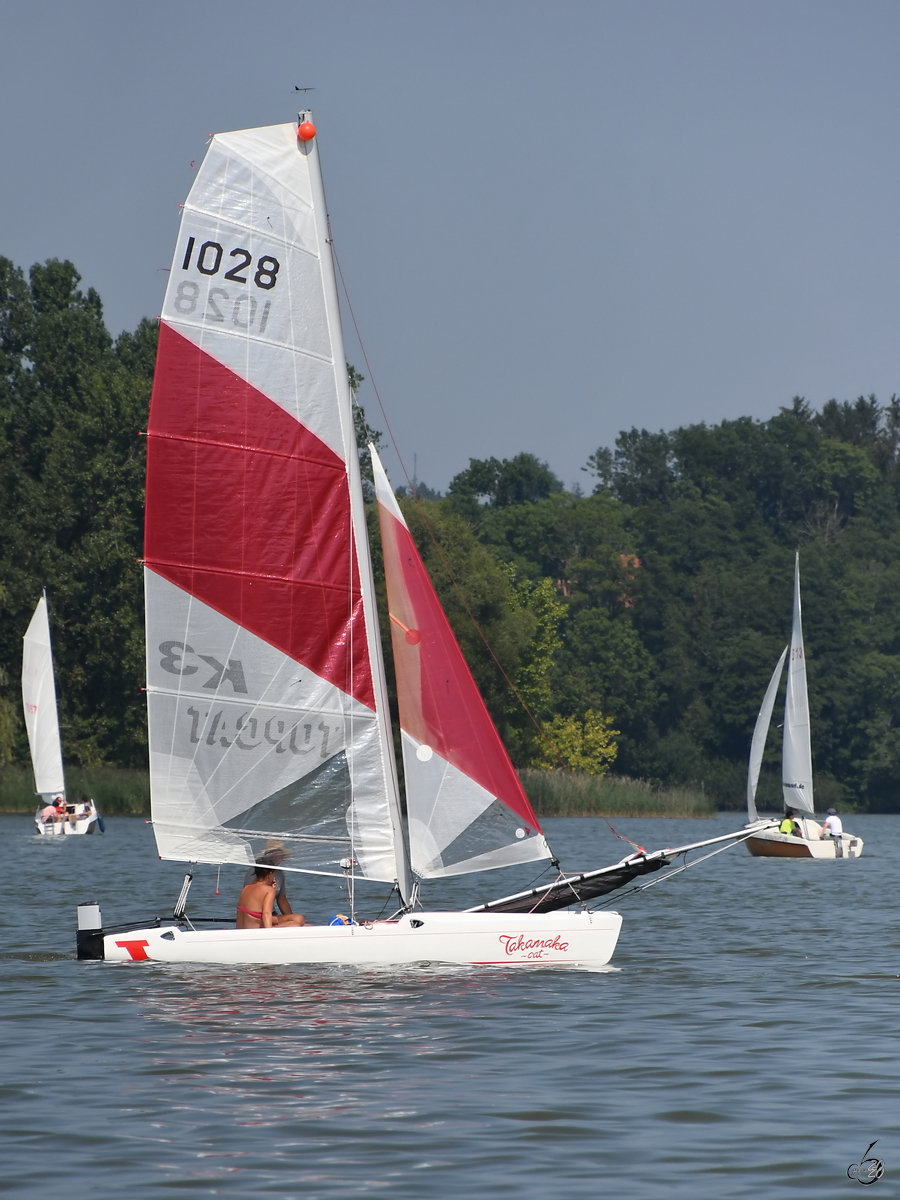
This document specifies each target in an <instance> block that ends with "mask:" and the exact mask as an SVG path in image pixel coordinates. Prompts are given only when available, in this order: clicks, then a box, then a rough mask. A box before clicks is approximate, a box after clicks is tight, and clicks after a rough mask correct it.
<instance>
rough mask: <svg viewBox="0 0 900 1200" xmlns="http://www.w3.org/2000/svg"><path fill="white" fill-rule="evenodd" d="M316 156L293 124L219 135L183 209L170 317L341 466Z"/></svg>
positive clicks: (343, 439) (342, 442)
mask: <svg viewBox="0 0 900 1200" xmlns="http://www.w3.org/2000/svg"><path fill="white" fill-rule="evenodd" d="M314 156H315V151H314V149H311V148H309V147H301V146H299V145H298V142H297V131H296V127H295V126H294V125H273V126H271V127H268V128H264V129H255V130H245V131H240V132H238V133H225V134H219V135H217V136H216V137H215V138H213V141H212V143H211V145H210V148H209V150H208V151H207V154H206V157H205V158H204V160H203V164H202V166H201V167H200V170H199V171H198V173H197V179H196V181H195V183H194V186H193V187H192V188H191V192H190V195H189V196H188V198H187V201H186V202H185V205H184V209H183V214H182V221H181V229H180V231H179V235H178V241H177V243H176V247H175V254H174V257H173V259H172V269H171V271H170V273H169V286H168V288H167V290H166V297H165V301H164V303H163V309H162V319H163V321H165V322H166V324H167V325H169V326H170V327H171V328H173V329H177V330H178V332H179V333H181V334H182V335H183V336H185V337H187V338H189V339H190V340H191V341H193V342H195V343H196V344H197V345H198V346H201V347H202V348H203V350H204V351H206V352H207V353H209V354H211V355H212V356H213V357H214V358H216V359H217V360H218V361H219V362H221V363H223V364H224V365H225V366H227V367H228V368H229V369H230V370H232V371H234V372H235V373H236V374H238V375H239V376H240V377H241V378H243V379H246V380H247V381H248V382H249V383H251V384H252V385H253V386H254V387H255V388H257V389H258V390H259V391H260V392H262V393H263V395H265V396H267V397H268V398H269V399H270V400H273V401H274V402H275V403H276V404H279V405H280V406H281V407H282V408H284V409H285V410H286V411H287V412H289V413H291V415H292V416H294V417H295V418H296V419H297V420H298V421H301V422H302V423H303V425H304V426H305V427H306V428H307V429H309V430H310V431H311V432H313V433H314V434H316V436H317V437H320V438H321V439H322V440H323V441H324V442H325V444H326V445H327V446H328V447H329V448H330V449H332V450H334V451H335V453H336V454H338V455H339V456H340V457H342V458H345V457H346V452H347V448H348V446H349V445H350V443H349V441H348V432H349V431H348V430H347V428H346V427H345V422H344V421H342V414H341V411H340V407H341V406H339V405H338V403H337V399H336V396H337V393H338V391H339V389H340V383H341V381H340V380H336V378H335V372H336V369H337V368H340V369H341V370H344V364H343V361H340V362H338V358H337V355H336V354H335V353H333V349H334V345H333V344H334V343H335V340H336V339H337V340H338V341H339V340H340V327H339V325H338V326H337V328H335V323H334V322H333V321H332V320H331V319H330V315H329V312H328V304H327V301H326V286H327V282H328V281H327V280H326V278H325V271H324V268H325V267H326V266H328V267H330V261H328V262H326V261H325V257H324V255H320V242H319V239H320V237H322V234H321V231H320V229H319V225H318V222H317V220H316V214H315V210H314V204H313V192H314V190H315V182H316V181H315V180H314V179H312V178H311V168H313V167H314V166H315V157H314ZM260 162H263V163H265V167H260ZM276 170H277V171H279V172H280V178H279V177H278V176H277V175H276ZM322 222H323V223H324V214H323V215H322ZM321 245H322V247H323V248H325V249H327V247H326V244H325V242H324V237H322V242H321ZM242 264H246V265H242ZM257 280H258V282H257ZM341 353H343V351H341ZM344 373H345V374H346V371H345V372H344Z"/></svg>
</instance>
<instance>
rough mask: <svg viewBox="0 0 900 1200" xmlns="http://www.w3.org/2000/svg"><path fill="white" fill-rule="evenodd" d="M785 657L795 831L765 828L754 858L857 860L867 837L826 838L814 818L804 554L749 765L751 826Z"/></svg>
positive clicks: (786, 788) (785, 762) (750, 845)
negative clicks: (786, 637)
mask: <svg viewBox="0 0 900 1200" xmlns="http://www.w3.org/2000/svg"><path fill="white" fill-rule="evenodd" d="M788 652H790V657H789V658H788ZM786 658H788V671H787V691H786V694H785V700H784V745H783V752H782V775H781V779H782V792H783V798H784V809H785V813H788V812H790V813H792V814H793V824H794V832H793V833H787V832H780V831H778V830H775V829H768V830H764V831H762V832H759V833H757V834H755V835H754V836H753V837H749V838H747V849H748V850H749V851H750V853H751V854H753V855H756V856H759V857H764V858H858V857H859V856H860V854H861V853H862V848H863V840H862V838H860V837H856V836H855V835H854V834H850V833H845V832H843V831H842V832H841V834H840V836H839V837H831V836H823V827H822V826H821V825H819V824H818V822H817V821H816V820H815V803H814V791H813V769H812V738H811V733H810V720H809V692H808V689H807V683H806V651H805V648H804V645H803V624H802V619H801V611H800V555H799V553H798V554H796V555H795V558H794V619H793V624H792V626H791V641H790V645H789V646H786V647H785V648H784V650H783V651H782V652H781V657H780V658H779V660H778V664H777V666H776V667H775V670H774V671H773V673H772V678H771V679H770V680H769V686H768V687H767V688H766V694H765V697H764V698H763V702H762V707H761V708H760V710H759V716H758V718H757V721H756V727H755V729H754V730H753V740H752V742H751V744H750V764H749V769H748V772H747V819H748V821H750V822H755V821H758V820H759V816H758V813H757V810H756V789H757V785H758V783H759V772H760V767H761V765H762V760H763V754H764V752H765V748H766V739H767V737H768V733H769V726H770V724H771V721H772V710H773V708H774V707H775V696H776V693H777V691H778V685H779V684H780V682H781V674H782V671H783V669H784V662H785V659H786Z"/></svg>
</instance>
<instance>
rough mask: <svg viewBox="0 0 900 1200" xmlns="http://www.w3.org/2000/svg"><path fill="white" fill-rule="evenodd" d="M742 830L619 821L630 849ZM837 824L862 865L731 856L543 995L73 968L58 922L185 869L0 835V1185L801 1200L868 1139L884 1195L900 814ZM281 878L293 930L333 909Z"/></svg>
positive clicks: (9, 826)
mask: <svg viewBox="0 0 900 1200" xmlns="http://www.w3.org/2000/svg"><path fill="white" fill-rule="evenodd" d="M739 820H740V818H739V816H738V815H737V814H731V815H728V816H723V817H719V818H717V819H716V820H714V821H668V820H656V821H650V820H643V821H631V820H625V819H621V820H619V821H617V822H615V824H616V825H617V826H618V827H620V828H621V829H622V830H623V832H627V833H628V834H629V835H630V836H632V837H634V838H636V839H637V840H638V841H640V842H642V843H643V844H644V845H645V846H647V847H648V848H651V847H658V846H662V845H673V844H678V843H680V842H686V841H692V840H697V839H699V838H703V837H711V836H713V835H714V834H716V833H722V832H726V831H727V830H729V829H732V828H734V827H736V825H737V824H739ZM546 824H547V829H548V834H549V837H550V839H551V842H552V844H553V845H554V848H555V849H556V851H557V853H558V854H559V855H560V856H561V858H562V859H563V863H564V865H565V866H567V867H569V868H571V869H576V868H579V869H586V868H590V867H593V866H598V865H602V864H603V863H605V862H610V861H613V860H614V859H616V858H619V857H620V856H621V853H622V843H618V842H616V841H615V839H614V838H613V837H612V836H611V835H610V833H609V830H608V829H607V826H606V825H605V823H604V822H602V821H597V820H589V819H569V820H555V821H548V822H546ZM846 824H847V825H848V826H849V828H850V829H851V830H852V831H853V832H855V833H859V834H860V835H861V836H863V837H864V838H865V839H866V849H865V856H864V857H863V858H862V859H861V860H859V861H844V862H831V863H827V862H826V863H817V862H795V861H779V860H774V859H751V858H750V856H749V855H748V854H747V852H746V850H744V849H743V847H740V848H738V849H734V850H729V851H727V852H726V853H725V854H721V855H719V856H718V857H716V858H714V859H712V860H711V861H709V862H706V863H703V864H700V865H698V866H697V867H696V868H695V869H693V870H691V871H688V872H687V873H685V874H682V875H681V876H679V877H678V878H677V879H676V880H672V881H670V882H667V883H660V884H658V885H656V886H654V887H651V888H649V889H648V890H647V891H644V892H642V893H640V894H638V895H635V896H631V897H622V898H621V899H620V900H619V899H617V901H616V904H615V907H617V908H618V909H619V911H621V912H622V913H623V915H624V917H625V922H624V925H623V928H622V936H621V939H620V942H619V948H618V950H617V952H616V955H615V957H614V959H613V967H614V968H615V969H608V970H606V971H603V972H597V973H581V972H572V973H566V972H561V971H555V972H550V971H547V972H540V971H529V972H514V971H511V970H510V971H506V970H502V969H498V970H493V971H485V970H470V969H459V968H456V969H443V970H441V969H436V968H430V969H429V968H422V967H420V968H416V969H405V970H397V971H385V970H382V971H373V970H353V969H346V968H316V969H309V968H297V967H293V968H286V967H278V968H275V967H268V968H254V969H247V968H240V969H237V968H224V967H217V968H210V967H188V966H163V965H156V964H137V963H135V964H116V965H113V964H105V963H80V962H77V961H76V960H75V958H74V953H73V948H74V924H75V906H76V904H77V903H78V902H79V901H83V900H91V899H99V900H100V901H101V903H102V906H103V912H104V917H105V919H106V920H107V921H108V922H110V923H112V922H115V921H120V920H122V921H124V920H129V919H130V918H132V917H134V918H136V919H140V918H144V917H146V916H148V915H150V916H155V915H157V914H159V915H164V914H165V912H166V910H167V909H169V910H171V905H172V903H173V901H174V899H175V896H176V895H177V892H178V888H179V885H180V881H181V876H182V875H183V873H184V868H183V867H180V866H179V865H177V864H172V863H160V862H159V861H158V860H157V859H156V856H155V850H154V847H153V839H152V834H151V831H150V827H149V826H148V825H147V824H145V823H144V822H143V821H141V820H137V819H127V818H119V819H115V818H113V819H112V820H109V821H108V823H107V833H106V835H105V836H103V837H90V838H66V839H65V840H62V839H60V840H59V841H57V840H56V839H53V840H48V839H38V838H36V837H35V836H33V833H32V830H33V825H32V824H31V822H30V820H29V819H28V818H25V817H13V816H7V817H2V818H0V855H2V867H0V869H2V873H3V877H4V878H5V879H6V881H7V885H6V894H7V900H6V903H5V905H4V911H3V915H2V918H0V955H2V957H0V971H2V976H3V985H2V1006H0V1017H2V1031H3V1032H2V1035H0V1036H2V1053H3V1063H4V1068H3V1073H2V1080H0V1106H2V1118H0V1151H2V1153H0V1158H2V1169H0V1192H5V1193H8V1194H11V1195H28V1194H35V1195H40V1196H42V1197H54V1198H55V1197H65V1198H66V1200H80V1198H81V1197H115V1198H116V1200H122V1197H126V1196H131V1197H134V1198H135V1200H145V1198H147V1197H152V1196H157V1195H158V1196H185V1197H187V1196H192V1197H200V1196H220V1195H221V1196H228V1197H243V1196H248V1197H249V1196H252V1197H257V1196H258V1197H264V1196H280V1197H303V1200H316V1198H318V1197H329V1198H331V1197H353V1196H386V1197H392V1198H394V1197H399V1198H407V1197H408V1198H410V1200H421V1198H428V1200H443V1198H444V1197H447V1198H448V1200H449V1198H450V1197H453V1198H456V1197H459V1196H465V1197H468V1198H470V1200H481V1198H482V1197H485V1198H486V1197H507V1196H508V1197H516V1198H517V1200H549V1198H550V1197H561V1196H566V1195H590V1196H593V1195H599V1196H602V1197H627V1198H628V1200H632V1198H634V1200H643V1198H645V1197H646V1198H654V1200H655V1198H656V1197H666V1198H669V1197H682V1196H683V1197H691V1198H692V1200H705V1198H707V1197H709V1198H710V1200H712V1198H713V1197H716V1198H720V1197H750V1196H753V1197H758V1196H765V1197H766V1198H767V1200H770V1198H771V1200H777V1198H779V1197H797V1196H809V1197H815V1198H816V1200H821V1198H827V1197H832V1196H835V1197H836V1196H839V1195H840V1196H847V1195H848V1194H849V1195H853V1194H854V1193H855V1192H856V1189H857V1187H858V1185H857V1184H856V1183H855V1182H853V1181H851V1180H850V1179H848V1178H847V1174H846V1171H847V1167H848V1165H849V1164H851V1163H852V1162H855V1161H858V1160H859V1158H860V1156H861V1155H862V1154H863V1152H864V1151H865V1148H866V1146H867V1145H868V1143H869V1142H872V1141H874V1139H875V1138H879V1139H880V1141H879V1142H878V1145H877V1146H876V1148H875V1153H876V1154H878V1155H879V1157H881V1158H882V1159H883V1160H884V1161H885V1164H886V1171H885V1175H884V1178H883V1179H881V1180H880V1181H879V1182H878V1183H877V1184H876V1185H875V1191H874V1195H875V1196H876V1197H878V1196H881V1197H888V1196H897V1195H900V1183H898V1181H900V1105H898V1100H900V1083H898V1066H900V1062H898V1032H897V1030H898V1016H897V1010H898V995H900V955H898V947H900V901H898V896H897V884H896V880H897V874H898V862H900V820H898V819H897V818H896V817H873V816H866V817H853V818H850V819H848V820H847V821H846ZM624 849H625V850H626V851H627V847H626V848H624ZM532 874H533V872H526V873H525V874H524V875H523V874H521V873H520V874H519V875H518V876H515V875H514V874H513V873H510V872H500V873H499V874H495V875H494V876H493V877H481V878H480V879H478V880H475V879H472V878H469V879H465V878H464V879H462V880H456V881H448V882H442V883H441V884H440V885H439V886H435V885H431V886H429V888H428V892H427V900H428V903H429V905H430V906H431V907H435V908H437V907H441V906H448V907H450V906H452V907H458V906H460V905H464V904H472V903H476V902H478V901H479V900H481V899H489V898H491V897H493V896H497V895H504V894H507V893H508V892H510V891H513V890H515V889H516V888H517V887H518V886H519V883H520V882H522V883H525V882H528V881H529V880H530V878H531V877H532ZM291 883H292V887H291V888H290V889H289V891H290V893H291V896H292V899H293V901H294V906H295V908H296V909H297V910H302V911H305V912H306V914H307V916H308V917H309V918H310V919H313V920H316V921H318V920H323V919H325V918H326V917H328V916H330V915H331V914H332V913H333V912H334V911H335V910H336V909H338V910H343V909H344V908H345V906H346V905H345V901H342V900H341V899H340V897H339V895H338V894H337V893H331V892H330V889H331V886H332V885H331V884H330V883H328V882H323V881H319V880H309V879H307V878H303V877H299V878H298V877H296V876H295V877H293V879H292V880H291ZM215 885H216V871H215V869H214V868H208V867H203V868H199V869H198V871H197V876H196V880H195V883H194V891H193V893H192V898H191V899H192V910H193V911H194V912H195V913H201V912H202V913H206V914H209V915H213V914H215V913H218V912H222V913H225V912H227V911H229V910H232V911H233V904H234V899H235V895H236V890H237V878H236V874H235V869H234V868H231V869H229V871H228V872H227V873H226V870H225V869H223V871H222V878H221V888H220V895H219V896H218V897H216V896H215V894H214V892H215ZM385 891H386V889H384V888H374V889H373V890H372V892H371V893H370V892H366V893H365V894H366V895H370V894H371V895H372V896H373V900H372V901H371V902H370V904H369V905H367V906H366V907H365V909H364V910H363V911H364V912H365V913H366V915H375V914H376V913H377V911H378V909H379V908H380V907H381V902H382V898H383V897H384V893H385ZM376 898H377V899H376ZM870 1194H871V1193H870Z"/></svg>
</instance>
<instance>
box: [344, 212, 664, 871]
mask: <svg viewBox="0 0 900 1200" xmlns="http://www.w3.org/2000/svg"><path fill="white" fill-rule="evenodd" d="M331 254H332V257H333V259H334V265H335V266H336V267H337V273H338V277H339V278H340V281H341V287H342V288H343V289H344V299H345V300H346V301H347V311H348V312H349V313H350V319H351V321H352V322H353V328H354V330H355V332H356V340H357V341H358V342H359V348H360V350H361V351H362V356H363V361H364V362H365V364H366V370H367V371H368V372H369V382H370V383H371V384H372V390H373V391H374V392H375V399H376V400H377V401H378V407H379V408H380V410H381V415H382V417H383V418H384V423H385V425H386V426H387V431H388V436H389V437H390V439H391V441H392V442H393V444H394V453H395V454H396V455H397V459H398V461H399V463H400V467H401V470H402V471H403V476H404V478H405V479H406V482H407V484H408V486H409V491H410V495H411V496H412V498H413V502H414V503H415V505H416V508H417V509H418V512H419V516H420V517H421V519H422V522H423V523H424V525H425V528H426V529H427V530H428V535H429V537H430V538H431V540H432V542H433V543H434V547H435V549H436V550H437V552H438V556H439V557H440V560H441V563H442V565H443V567H444V570H445V571H446V573H447V578H448V579H449V580H450V582H451V584H452V585H453V589H454V591H455V592H456V595H457V597H458V599H459V601H460V603H461V604H462V606H463V608H464V609H465V611H466V614H467V616H468V618H469V620H470V621H471V622H472V624H473V626H474V627H475V630H476V632H477V633H478V636H479V637H480V638H481V640H482V642H484V645H485V647H486V649H487V652H488V654H490V656H491V658H492V659H493V660H494V663H495V665H496V667H497V669H498V671H499V672H500V674H501V675H502V676H503V678H504V680H505V681H506V684H507V686H508V687H509V690H510V691H511V692H512V694H513V695H514V696H515V698H516V700H517V701H518V703H519V705H520V706H521V708H522V711H523V712H524V713H525V715H526V716H527V717H528V719H529V720H530V721H531V723H532V725H534V727H535V729H536V730H537V732H538V736H539V737H540V738H541V740H542V741H543V742H544V744H545V745H546V746H547V748H548V750H549V751H550V753H551V754H552V755H553V757H554V759H556V761H557V762H558V763H559V765H560V767H561V768H562V770H563V771H565V772H566V774H567V775H568V776H569V778H570V779H571V781H572V783H573V784H574V785H575V787H576V789H577V790H578V791H579V792H581V794H582V796H583V797H584V799H585V800H590V795H589V793H588V791H587V788H585V787H584V785H583V784H582V783H581V782H580V780H579V779H578V777H577V776H576V775H575V772H574V771H572V770H571V768H570V767H569V766H568V764H567V763H566V762H565V760H564V759H563V757H562V755H561V754H560V752H559V750H558V749H557V747H556V745H555V744H554V742H553V741H552V740H551V738H550V737H549V735H548V734H547V733H546V732H545V730H544V728H543V726H542V725H541V723H540V721H538V719H537V717H536V716H535V715H534V713H533V712H532V711H531V708H530V707H529V706H528V704H527V703H526V701H525V698H524V697H523V695H522V693H521V692H520V691H519V689H518V688H517V687H516V685H515V684H514V683H513V681H512V680H511V679H510V677H509V675H508V674H507V673H506V670H505V669H504V667H503V664H502V663H501V662H500V659H499V658H498V657H497V655H496V653H495V652H494V648H493V646H492V645H491V644H490V642H489V641H488V639H487V636H486V635H485V632H484V630H483V629H482V628H481V625H480V624H479V623H478V620H477V618H476V617H475V614H474V613H473V612H472V610H471V608H470V607H469V603H468V601H467V600H466V598H465V596H464V595H463V591H462V588H461V587H460V585H459V584H458V583H457V581H456V576H455V575H454V574H453V572H452V571H451V569H450V564H449V563H448V562H447V559H446V557H445V555H444V551H443V549H442V547H441V544H440V542H439V541H438V539H437V536H436V534H435V532H434V529H433V527H432V524H431V522H430V521H429V520H428V517H427V515H426V513H425V510H424V508H423V507H422V502H421V501H420V500H419V497H418V494H417V492H416V489H415V488H414V487H413V481H412V480H411V479H410V477H409V472H408V471H407V469H406V463H405V462H404V461H403V455H402V454H401V452H400V445H399V443H398V441H397V437H396V435H395V433H394V430H393V428H392V426H391V420H390V417H389V416H388V414H387V410H386V409H385V407H384V403H383V401H382V399H381V393H380V392H379V391H378V385H377V384H376V382H375V377H374V375H373V372H372V364H371V363H370V362H369V356H368V354H366V347H365V345H364V343H363V340H362V334H361V333H360V330H359V324H358V322H357V320H356V313H355V312H354V311H353V304H352V302H351V300H350V292H349V290H348V288H347V283H346V280H345V279H344V272H343V271H342V270H341V263H340V259H339V258H338V252H337V246H336V245H335V241H334V236H333V234H332V236H331ZM601 819H602V820H603V821H605V822H606V824H607V826H608V827H609V829H610V830H611V831H612V832H613V833H614V834H615V835H616V837H617V838H619V839H620V840H621V841H623V842H627V843H628V845H629V846H634V848H635V850H639V851H643V849H644V847H643V846H641V845H639V844H638V843H637V842H634V841H632V840H631V838H630V837H626V836H625V834H624V833H619V831H618V830H617V829H616V827H615V826H614V825H613V823H612V822H611V821H610V820H609V818H608V817H602V818H601ZM545 840H546V838H545Z"/></svg>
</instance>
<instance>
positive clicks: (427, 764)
mask: <svg viewBox="0 0 900 1200" xmlns="http://www.w3.org/2000/svg"><path fill="white" fill-rule="evenodd" d="M401 737H402V739H403V770H404V773H405V775H406V797H407V806H408V815H409V846H410V854H411V856H412V868H413V870H414V871H415V872H416V874H417V875H420V876H421V877H422V878H423V879H436V878H439V877H441V876H446V875H464V874H468V873H469V872H472V871H487V870H492V869H494V868H495V867H509V866H513V865H514V864H515V863H523V862H534V861H536V860H538V859H541V858H547V857H548V856H549V853H550V851H549V849H548V847H547V842H546V840H545V838H544V837H543V835H542V834H541V833H540V830H539V829H535V828H533V827H531V826H529V825H528V824H527V822H525V821H523V820H522V819H521V818H518V817H516V816H515V814H513V813H510V812H509V810H508V809H506V808H505V807H503V806H501V805H500V804H499V803H498V801H497V798H496V796H494V795H492V793H491V792H489V791H487V790H486V789H485V788H483V787H481V786H480V785H479V784H478V783H477V782H476V780H474V779H471V778H470V777H469V776H468V775H465V774H464V773H463V772H462V771H460V770H459V769H458V768H457V767H454V766H453V764H452V763H450V762H448V761H447V760H446V759H445V758H443V757H442V756H441V755H440V754H437V753H435V752H434V751H433V750H432V748H431V747H430V746H428V745H426V744H424V743H422V742H419V741H417V739H416V738H414V737H412V736H411V735H410V734H408V733H407V732H406V730H402V731H401Z"/></svg>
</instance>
